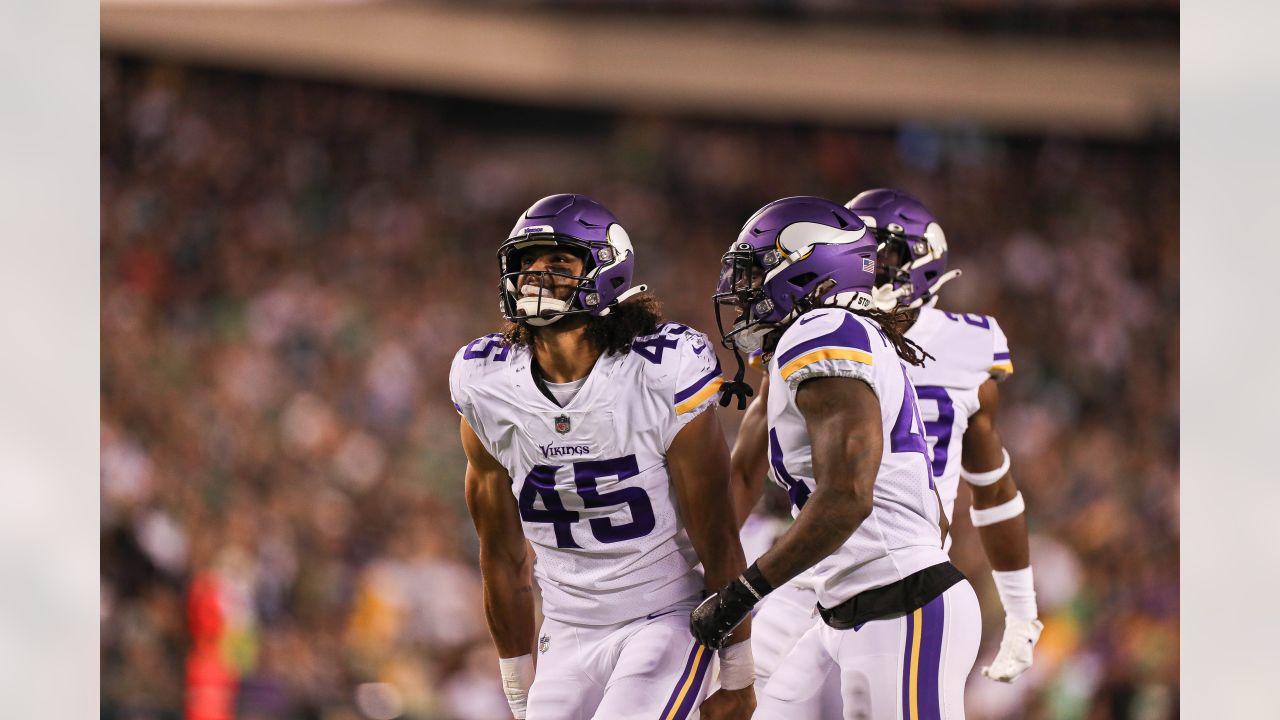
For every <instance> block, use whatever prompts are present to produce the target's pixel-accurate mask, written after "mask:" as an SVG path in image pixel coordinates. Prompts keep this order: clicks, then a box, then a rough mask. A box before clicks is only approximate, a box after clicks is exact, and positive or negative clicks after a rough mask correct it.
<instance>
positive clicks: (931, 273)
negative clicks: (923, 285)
mask: <svg viewBox="0 0 1280 720" xmlns="http://www.w3.org/2000/svg"><path fill="white" fill-rule="evenodd" d="M936 277H938V271H937V270H925V271H924V279H925V280H928V281H929V282H933V279H934V278H936Z"/></svg>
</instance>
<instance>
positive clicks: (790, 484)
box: [769, 428, 809, 509]
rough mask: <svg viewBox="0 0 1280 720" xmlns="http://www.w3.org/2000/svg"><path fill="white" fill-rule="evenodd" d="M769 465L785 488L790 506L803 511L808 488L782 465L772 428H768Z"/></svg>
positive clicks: (776, 436) (780, 449)
mask: <svg viewBox="0 0 1280 720" xmlns="http://www.w3.org/2000/svg"><path fill="white" fill-rule="evenodd" d="M769 465H771V466H772V467H773V473H774V475H776V476H777V477H778V479H779V480H781V481H782V484H783V485H786V486H787V496H788V497H790V498H791V504H792V505H795V506H796V508H798V509H804V504H805V503H806V502H808V501H809V488H808V486H806V485H805V484H804V483H802V482H800V481H799V480H796V479H795V478H793V477H791V473H789V472H787V467H786V465H783V463H782V444H781V443H779V442H778V431H777V430H775V429H773V428H769Z"/></svg>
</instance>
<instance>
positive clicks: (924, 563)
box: [767, 308, 947, 608]
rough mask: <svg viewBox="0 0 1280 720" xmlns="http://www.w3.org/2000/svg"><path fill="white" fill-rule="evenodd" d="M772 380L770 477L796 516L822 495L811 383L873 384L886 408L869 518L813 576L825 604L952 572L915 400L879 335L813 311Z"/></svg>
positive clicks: (790, 338) (839, 312) (793, 332)
mask: <svg viewBox="0 0 1280 720" xmlns="http://www.w3.org/2000/svg"><path fill="white" fill-rule="evenodd" d="M768 371H769V399H768V402H767V407H768V413H769V466H770V475H771V476H772V477H773V479H774V481H775V482H777V483H778V484H780V485H782V486H783V487H784V488H786V489H787V492H788V494H789V495H790V496H791V502H792V507H793V510H792V513H793V514H794V515H796V516H799V515H800V513H802V512H803V510H804V507H805V504H806V503H808V502H809V501H810V497H811V496H812V494H813V493H814V491H815V489H816V487H817V485H816V484H815V482H814V475H813V451H812V441H811V438H810V437H809V431H808V425H807V423H806V422H805V419H804V416H803V415H802V414H801V413H800V409H799V408H798V407H797V405H796V393H797V391H798V389H799V388H800V385H801V384H802V383H803V382H804V381H806V380H809V379H812V378H821V377H845V378H854V379H856V380H860V381H862V382H864V383H866V384H867V385H868V386H869V387H870V388H871V390H872V391H873V392H874V393H875V394H876V397H877V398H878V400H879V404H880V426H881V430H882V433H883V441H884V446H883V448H884V449H883V453H882V454H881V458H880V467H879V469H878V471H877V473H876V481H875V491H874V493H873V495H872V510H871V515H869V516H868V517H867V519H866V520H864V521H863V522H862V524H861V525H860V526H858V529H857V530H855V531H854V533H853V534H852V535H850V536H849V539H848V540H846V541H845V542H844V544H843V545H841V546H840V547H839V548H838V549H836V550H835V552H833V553H831V554H830V555H828V556H827V557H826V558H825V559H823V560H821V561H820V562H818V564H817V565H815V566H814V569H813V570H814V579H815V583H814V589H815V590H816V591H817V594H818V602H819V603H821V604H822V606H823V607H828V608H830V607H835V606H836V605H839V604H840V603H842V602H844V601H845V600H848V599H849V598H851V597H853V596H854V595H857V594H858V593H861V592H863V591H865V590H870V589H872V588H877V587H882V586H885V585H889V584H890V583H894V582H897V581H898V580H901V579H902V578H905V577H906V576H908V575H910V574H912V573H914V572H917V571H919V570H923V569H924V568H926V567H929V566H931V565H936V564H938V563H941V562H945V561H946V560H947V556H946V554H945V553H943V551H942V532H941V528H940V527H939V525H938V498H937V495H936V493H935V492H934V487H933V482H932V479H931V478H930V475H929V465H928V460H927V458H926V457H925V452H926V445H925V439H924V435H923V432H922V423H921V419H920V411H919V410H918V409H917V407H916V396H915V392H914V391H913V390H912V387H911V382H910V381H909V380H908V379H907V370H906V365H905V364H904V363H903V362H902V361H901V360H900V359H899V358H898V354H897V351H896V350H894V348H893V345H892V344H890V343H889V341H888V339H887V338H886V337H885V336H884V334H883V333H882V332H881V330H880V326H879V325H877V324H876V323H875V322H874V321H872V320H869V319H867V318H865V317H862V316H859V315H857V314H855V313H853V312H851V311H849V310H846V309H844V308H824V309H821V310H812V311H810V312H808V313H805V314H804V315H803V316H801V317H800V319H799V320H797V321H796V322H794V323H792V324H791V325H790V326H789V327H788V328H787V329H786V331H785V332H784V333H783V335H782V338H781V339H780V340H779V341H778V345H777V347H776V348H774V351H773V356H772V357H771V358H770V360H769V369H768Z"/></svg>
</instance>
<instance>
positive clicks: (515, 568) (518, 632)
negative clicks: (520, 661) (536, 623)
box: [480, 560, 534, 658]
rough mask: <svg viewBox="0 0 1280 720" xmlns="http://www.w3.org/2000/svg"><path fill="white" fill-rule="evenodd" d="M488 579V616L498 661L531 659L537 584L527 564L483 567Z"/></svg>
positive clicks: (485, 585) (483, 565)
mask: <svg viewBox="0 0 1280 720" xmlns="http://www.w3.org/2000/svg"><path fill="white" fill-rule="evenodd" d="M480 571H481V574H482V576H483V577H484V615H485V622H486V623H487V624H488V625H489V635H491V636H492V637H493V644H494V646H495V647H496V648H497V649H498V657H503V658H512V657H519V656H521V655H528V654H529V653H530V652H532V650H533V634H534V628H533V581H532V579H531V578H530V576H529V567H528V563H527V562H520V563H517V564H512V563H509V562H496V561H490V562H484V561H483V560H482V561H481V563H480Z"/></svg>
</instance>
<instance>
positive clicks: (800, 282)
mask: <svg viewBox="0 0 1280 720" xmlns="http://www.w3.org/2000/svg"><path fill="white" fill-rule="evenodd" d="M816 277H818V274H817V273H811V272H807V273H800V274H799V275H796V276H795V277H793V278H791V279H789V280H788V281H787V282H789V283H791V284H792V285H795V286H796V287H804V286H805V285H808V284H809V283H811V282H813V279H814V278H816Z"/></svg>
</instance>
